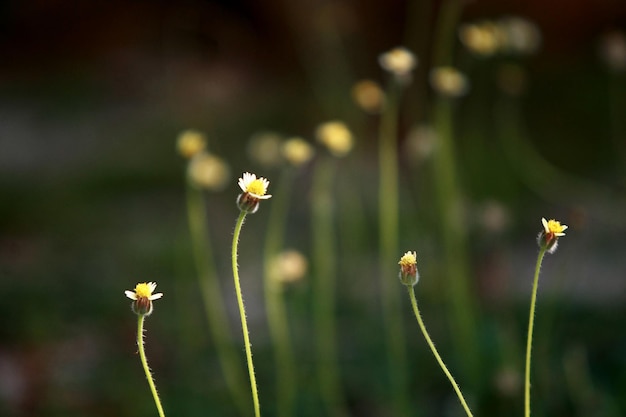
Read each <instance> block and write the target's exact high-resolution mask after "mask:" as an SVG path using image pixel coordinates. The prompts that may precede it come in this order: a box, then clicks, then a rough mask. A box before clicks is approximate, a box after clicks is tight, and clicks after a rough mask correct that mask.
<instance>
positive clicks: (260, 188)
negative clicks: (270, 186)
mask: <svg viewBox="0 0 626 417" xmlns="http://www.w3.org/2000/svg"><path fill="white" fill-rule="evenodd" d="M246 191H247V192H249V193H250V194H255V195H258V196H262V195H265V193H266V191H267V190H266V187H265V183H264V182H263V181H261V179H259V178H257V179H256V180H254V181H252V182H251V183H250V184H248V186H247V187H246Z"/></svg>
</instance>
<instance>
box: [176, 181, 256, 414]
mask: <svg viewBox="0 0 626 417" xmlns="http://www.w3.org/2000/svg"><path fill="white" fill-rule="evenodd" d="M187 217H188V220H189V233H190V235H191V246H192V250H193V257H194V261H195V264H196V270H197V275H198V284H199V285H200V294H201V296H202V301H203V304H204V311H205V314H206V318H207V321H208V322H209V331H210V332H211V336H212V338H213V343H214V344H215V350H216V352H217V357H218V360H219V362H220V366H221V368H222V371H223V372H224V377H225V379H226V385H227V386H228V388H229V390H230V392H231V395H232V397H233V400H234V403H235V405H236V407H237V408H238V410H239V414H241V415H242V416H246V415H248V413H249V408H248V407H249V406H250V403H249V401H250V400H249V397H247V396H246V395H247V394H246V392H245V379H244V378H245V376H244V373H243V369H242V368H240V363H239V360H238V358H237V356H236V353H235V350H234V349H233V340H232V334H231V333H230V332H229V330H228V328H227V327H226V326H227V323H228V315H227V313H226V307H225V306H224V301H223V299H222V288H221V285H220V282H219V280H218V277H217V273H216V271H215V264H214V261H213V251H212V248H211V244H210V241H209V239H208V236H207V234H208V222H207V219H206V214H205V209H204V201H203V198H202V191H201V190H200V189H198V188H195V187H194V186H193V185H191V184H190V183H189V181H187Z"/></svg>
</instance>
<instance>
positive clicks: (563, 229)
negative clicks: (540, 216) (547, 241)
mask: <svg viewBox="0 0 626 417" xmlns="http://www.w3.org/2000/svg"><path fill="white" fill-rule="evenodd" d="M568 227H569V226H567V225H565V224H562V225H561V230H562V231H566V230H567V228H568Z"/></svg>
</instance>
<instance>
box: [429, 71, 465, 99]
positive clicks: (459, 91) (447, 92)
mask: <svg viewBox="0 0 626 417" xmlns="http://www.w3.org/2000/svg"><path fill="white" fill-rule="evenodd" d="M430 85H431V87H432V88H433V90H435V91H436V92H437V93H439V94H441V95H442V96H444V97H450V98H454V97H461V96H464V95H465V94H466V93H467V91H468V90H469V81H468V80H467V78H466V77H465V75H463V73H461V72H460V71H459V70H457V69H456V68H453V67H448V66H444V67H437V68H433V69H432V70H431V71H430Z"/></svg>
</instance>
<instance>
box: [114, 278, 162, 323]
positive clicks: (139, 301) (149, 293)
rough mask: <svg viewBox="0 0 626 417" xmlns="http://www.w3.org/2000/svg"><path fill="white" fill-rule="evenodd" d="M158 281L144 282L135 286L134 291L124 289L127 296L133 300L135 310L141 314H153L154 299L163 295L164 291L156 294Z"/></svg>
mask: <svg viewBox="0 0 626 417" xmlns="http://www.w3.org/2000/svg"><path fill="white" fill-rule="evenodd" d="M156 286H157V284H156V282H142V283H139V284H137V285H136V286H135V290H134V291H128V290H127V291H124V294H126V297H128V298H130V299H131V300H133V303H132V305H131V306H132V309H133V312H134V313H135V314H137V315H140V316H149V315H150V314H152V301H154V300H158V299H159V298H161V297H163V293H160V292H159V293H156V294H154V290H155V289H156Z"/></svg>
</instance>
